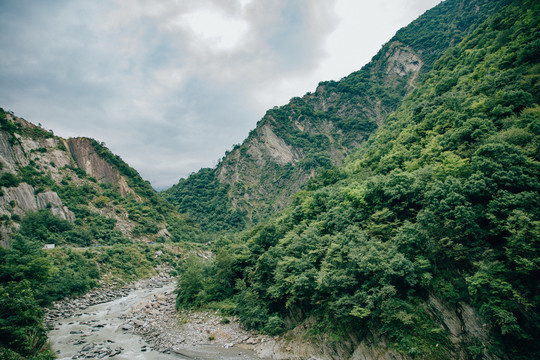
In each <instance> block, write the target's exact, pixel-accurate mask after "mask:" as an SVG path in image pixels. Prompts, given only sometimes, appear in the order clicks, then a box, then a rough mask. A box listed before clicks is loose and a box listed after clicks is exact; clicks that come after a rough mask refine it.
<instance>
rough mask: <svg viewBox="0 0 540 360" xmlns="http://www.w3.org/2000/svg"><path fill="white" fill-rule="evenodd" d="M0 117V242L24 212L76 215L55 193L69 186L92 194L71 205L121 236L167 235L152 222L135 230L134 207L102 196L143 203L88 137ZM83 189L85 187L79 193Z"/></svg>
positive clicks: (5, 242) (4, 242)
mask: <svg viewBox="0 0 540 360" xmlns="http://www.w3.org/2000/svg"><path fill="white" fill-rule="evenodd" d="M0 115H1V117H2V118H1V122H2V124H1V125H2V127H1V130H0V186H1V191H0V234H1V239H0V244H1V245H2V246H8V245H9V242H10V235H11V233H12V232H13V231H16V230H18V228H19V227H20V222H21V220H22V219H23V218H24V216H25V215H26V214H27V213H28V212H35V211H38V210H44V209H47V210H49V211H51V212H52V213H53V214H54V215H55V216H57V217H59V218H61V219H64V220H68V221H70V222H74V221H75V220H76V219H77V217H76V215H75V213H74V211H73V209H70V208H69V207H68V206H67V205H66V203H65V202H64V201H65V200H64V201H63V199H62V196H60V195H59V191H60V193H64V194H67V193H68V192H69V191H72V190H75V191H79V192H81V194H83V195H84V196H86V195H87V194H84V191H86V192H91V193H92V194H91V195H90V196H88V203H85V204H78V205H77V204H71V205H72V206H81V205H84V206H87V207H88V209H89V210H90V211H93V212H95V213H97V214H99V215H100V216H103V217H105V218H110V219H113V220H114V221H115V224H116V225H115V227H116V229H117V230H119V231H120V232H121V233H122V235H123V236H125V237H126V238H138V239H139V240H142V241H151V240H152V239H153V238H155V237H156V236H163V237H168V236H170V234H169V232H168V231H167V229H166V223H165V222H161V223H159V222H157V223H155V224H154V225H152V227H153V228H155V229H156V230H155V231H152V232H146V233H144V232H143V233H141V231H139V230H140V229H141V225H140V224H138V222H137V220H136V219H138V218H136V217H135V216H133V214H131V213H130V211H131V212H134V211H136V210H137V211H138V209H136V206H131V207H130V206H127V205H126V204H120V203H119V201H118V200H117V201H112V199H110V198H109V197H108V196H113V195H114V194H118V198H119V199H120V198H128V197H129V198H130V199H131V200H130V201H132V202H133V203H135V204H136V203H137V202H139V203H141V206H142V203H144V202H145V201H147V199H145V197H144V196H141V195H139V194H138V193H137V191H135V190H134V189H133V188H132V187H131V186H130V185H129V184H128V181H129V180H130V179H127V177H126V176H125V175H123V174H121V173H120V171H119V170H118V169H117V168H115V166H113V165H112V164H110V163H109V162H107V161H106V160H105V159H104V158H102V157H101V156H100V155H98V153H97V152H96V150H95V149H94V146H93V145H92V141H91V140H90V139H87V138H74V139H67V140H66V139H62V138H60V137H57V136H54V135H53V134H52V133H49V132H47V131H45V130H43V129H41V128H40V127H38V126H35V125H33V124H32V123H30V122H28V121H26V120H24V119H22V118H19V117H16V116H14V115H13V114H11V113H7V112H4V111H3V110H2V111H1V114H0ZM83 188H84V189H86V190H84V191H82V190H81V189H83ZM66 189H71V190H66ZM107 195H108V196H107ZM65 196H68V195H65ZM139 207H140V206H139ZM141 221H142V220H141ZM145 221H146V223H148V221H147V220H145ZM138 225H139V226H138ZM137 229H139V230H137Z"/></svg>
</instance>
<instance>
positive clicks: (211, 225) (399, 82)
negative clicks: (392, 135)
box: [163, 0, 505, 230]
mask: <svg viewBox="0 0 540 360" xmlns="http://www.w3.org/2000/svg"><path fill="white" fill-rule="evenodd" d="M504 3H505V1H486V0H475V1H463V0H448V1H445V2H442V3H441V4H440V5H439V6H437V7H435V8H434V9H432V10H430V11H428V12H426V13H425V14H424V15H422V16H421V17H420V18H419V19H418V20H416V21H414V22H413V23H411V24H410V25H409V26H407V27H406V28H404V29H402V30H400V31H399V32H398V33H397V34H396V35H395V36H394V37H393V38H392V39H391V40H390V41H389V42H388V43H387V44H386V45H384V46H383V48H382V49H381V50H380V51H379V53H378V54H377V55H376V56H375V57H374V58H373V60H372V61H371V62H370V63H369V64H368V65H366V66H365V67H364V68H362V69H361V70H360V71H357V72H355V73H353V74H351V75H349V76H347V77H346V78H344V79H342V80H340V81H338V82H335V81H329V82H323V83H320V84H319V86H318V87H317V90H316V91H315V92H314V93H308V94H306V95H305V96H304V97H302V98H293V99H291V101H290V102H289V103H288V104H287V105H285V106H282V107H279V108H277V107H276V108H274V109H272V110H269V111H268V112H267V113H266V115H265V116H264V117H263V118H262V119H261V120H260V121H259V122H258V124H257V127H256V129H254V130H253V131H252V132H251V133H250V135H249V136H248V138H247V139H246V140H245V141H244V142H243V143H242V145H237V146H235V147H234V148H233V150H232V151H230V152H228V153H227V154H226V156H225V157H224V158H223V159H222V161H221V162H220V163H219V165H218V166H217V168H215V169H203V170H201V172H199V173H196V174H193V175H191V176H190V177H189V178H187V179H181V180H180V181H179V183H178V184H177V185H175V186H173V187H172V188H170V189H169V190H167V191H165V192H164V193H163V195H164V196H165V198H166V199H168V200H169V201H170V202H171V203H172V204H174V205H176V206H178V207H179V209H180V210H181V211H182V212H187V213H191V214H192V215H194V217H195V218H197V219H199V221H200V222H201V223H202V224H203V226H204V227H205V228H207V229H211V230H217V229H219V230H228V229H241V228H243V227H244V226H245V225H246V224H251V223H256V222H258V221H260V220H261V219H264V218H265V217H266V216H267V215H268V214H271V213H273V212H275V211H277V210H280V209H283V208H284V207H285V206H286V205H288V204H289V203H290V197H291V195H292V194H294V193H295V192H297V191H298V190H300V189H301V188H303V186H304V185H305V184H306V182H307V181H308V180H309V179H310V178H312V177H314V176H315V175H316V174H318V173H320V172H321V171H323V170H324V169H327V168H330V167H332V166H335V165H339V164H340V163H341V162H342V160H343V158H344V157H345V156H346V155H347V154H349V153H350V152H351V151H352V150H354V149H355V148H357V147H358V146H359V145H360V144H362V143H363V142H364V141H365V140H366V139H367V137H368V136H369V134H370V133H371V132H373V131H374V130H375V129H376V128H377V126H379V125H381V124H382V123H383V122H384V119H385V118H386V116H387V115H388V114H389V113H391V112H392V111H394V110H395V109H396V108H397V107H398V106H399V104H400V102H401V100H402V99H403V98H404V97H405V96H406V95H407V94H408V93H410V92H411V91H412V90H413V89H414V88H415V86H416V84H417V82H418V81H419V79H421V78H422V76H423V74H425V73H426V72H428V71H429V70H430V69H431V68H432V66H433V63H434V61H435V60H436V59H437V58H438V57H440V56H441V55H442V53H443V52H444V51H445V50H446V49H447V48H448V47H449V46H452V45H453V44H456V43H459V42H460V41H461V40H462V39H463V37H464V36H465V35H466V34H467V33H469V32H470V31H471V30H472V29H474V27H475V26H476V25H477V24H479V23H480V22H482V21H483V20H484V19H485V18H486V17H487V16H488V15H490V14H492V13H494V12H496V11H497V9H499V8H500V6H502V5H503V4H504ZM351 46H354V45H351ZM194 194H196V196H195V195H194Z"/></svg>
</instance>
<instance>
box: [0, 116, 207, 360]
mask: <svg viewBox="0 0 540 360" xmlns="http://www.w3.org/2000/svg"><path fill="white" fill-rule="evenodd" d="M0 231H1V235H2V238H1V243H0V358H1V359H11V360H19V359H42V360H46V359H51V360H52V359H54V358H55V356H54V354H53V353H52V352H51V351H50V350H49V349H48V345H47V335H46V330H45V328H44V325H43V313H44V309H43V307H44V306H47V305H50V304H51V302H52V301H55V300H59V299H62V298H65V297H68V296H75V295H80V294H83V293H85V292H87V291H88V290H90V289H91V288H93V287H96V286H100V285H103V284H111V283H113V284H119V283H123V282H127V281H133V280H135V279H139V278H142V277H148V276H150V275H152V274H155V272H156V270H155V268H156V267H157V266H160V265H165V264H166V265H167V266H168V267H170V266H174V265H175V264H176V261H177V260H178V257H179V256H180V254H181V252H182V251H183V249H181V248H180V246H179V245H178V244H177V243H178V242H182V244H181V246H182V247H185V246H186V241H192V240H195V239H197V238H199V237H200V231H199V230H197V228H195V227H193V226H192V225H190V224H189V223H188V222H187V220H186V218H185V217H183V216H181V215H179V214H178V213H177V212H176V211H175V210H174V208H173V207H172V205H170V204H168V203H167V202H165V201H164V200H163V199H161V198H160V197H158V195H157V193H156V192H155V191H154V190H153V189H152V188H151V187H150V184H149V183H147V182H145V181H143V180H142V179H141V177H140V176H139V174H138V173H137V172H136V171H135V170H134V169H132V168H130V167H129V166H128V165H127V164H126V163H124V162H123V161H122V160H121V159H120V158H119V157H118V156H116V155H114V154H112V153H111V152H109V151H108V150H107V148H106V147H105V146H104V144H100V143H98V142H97V141H95V140H92V139H87V138H75V139H67V140H66V139H62V138H60V137H56V136H54V135H53V134H52V132H49V131H45V130H43V129H41V127H38V126H35V125H33V124H31V123H29V122H27V121H26V120H24V119H21V118H18V117H16V116H14V115H13V114H12V113H9V112H5V111H4V110H3V109H0ZM154 242H157V243H159V244H154ZM164 242H166V244H161V243H164ZM45 244H53V245H55V246H56V247H55V248H52V249H51V246H49V247H47V248H46V249H44V245H45ZM187 246H189V245H187Z"/></svg>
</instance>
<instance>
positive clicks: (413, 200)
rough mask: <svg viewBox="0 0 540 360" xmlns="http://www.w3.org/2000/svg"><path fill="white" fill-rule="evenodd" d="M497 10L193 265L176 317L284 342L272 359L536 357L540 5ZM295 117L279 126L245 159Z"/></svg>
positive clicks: (272, 115) (526, 1) (539, 349)
mask: <svg viewBox="0 0 540 360" xmlns="http://www.w3.org/2000/svg"><path fill="white" fill-rule="evenodd" d="M467 4H468V5H470V6H473V9H478V11H481V10H480V7H476V5H479V4H481V3H478V4H475V2H467ZM484 4H485V3H484ZM463 5H465V3H463V2H459V1H451V0H447V1H445V2H443V3H442V4H441V5H440V6H439V10H440V9H442V8H443V6H444V8H446V9H449V8H452V9H453V11H456V12H457V15H459V14H460V11H461V9H463V8H461V7H460V6H463ZM499 5H500V6H501V7H499V8H498V9H497V11H495V12H491V13H490V15H489V16H487V17H486V18H485V21H482V22H479V23H478V24H475V25H474V26H472V24H471V26H472V27H471V33H470V34H469V35H467V36H465V37H464V38H463V40H461V41H459V42H458V41H456V42H455V43H453V44H450V45H452V46H450V47H449V48H448V49H447V50H446V51H445V52H444V54H442V55H441V56H440V57H439V59H438V60H436V61H435V62H434V63H433V64H432V66H430V68H429V71H428V70H426V72H425V74H423V75H422V74H420V73H419V75H418V76H417V80H416V82H415V85H414V89H412V90H409V95H407V96H405V97H403V99H402V101H400V103H399V104H398V105H396V110H395V111H394V112H392V113H390V114H389V115H388V116H385V117H383V121H382V122H381V124H380V125H379V127H378V129H377V130H376V131H375V132H373V133H372V134H371V135H370V136H369V139H368V140H367V141H363V142H362V143H361V144H359V146H357V147H356V148H355V149H354V150H352V151H351V153H350V154H349V155H348V156H347V157H346V158H345V160H344V161H343V164H342V166H340V167H337V168H335V169H333V170H331V171H326V172H321V174H320V175H319V176H317V177H315V178H314V179H313V180H311V181H310V182H309V183H308V186H307V187H306V190H304V191H300V192H298V193H296V194H295V195H294V196H293V197H292V199H291V201H290V202H291V203H290V205H289V206H288V207H286V208H285V210H283V211H282V212H280V213H277V214H275V215H274V216H272V217H270V218H268V219H266V221H264V222H263V223H261V224H259V225H256V226H254V227H252V228H251V229H249V230H247V231H244V232H243V233H241V234H235V235H233V236H230V237H229V238H220V239H218V240H216V241H215V243H214V252H215V253H216V256H215V258H213V259H212V260H211V261H209V262H201V261H200V260H198V259H196V258H192V259H190V260H189V261H186V262H184V263H183V265H182V267H181V271H180V273H181V274H180V278H179V283H178V298H177V306H178V307H179V308H184V307H190V306H193V305H203V306H204V307H205V308H215V309H221V310H225V311H227V312H229V313H231V314H234V315H236V316H238V317H239V318H240V319H241V321H242V322H243V323H244V325H245V326H246V327H248V328H252V329H257V330H261V331H264V332H266V333H269V334H283V337H281V338H279V339H276V340H275V341H274V343H272V344H271V346H272V348H273V349H274V351H278V350H279V351H284V352H285V350H286V349H294V351H295V352H296V355H298V356H299V357H302V356H305V357H307V356H312V357H317V358H324V359H390V358H392V359H538V358H540V346H539V344H538V339H539V338H540V325H539V324H540V315H539V310H540V297H539V294H540V291H539V290H540V281H539V279H540V246H539V245H540V206H539V204H540V195H539V194H540V178H539V174H540V171H539V170H540V156H539V154H540V148H539V147H540V88H539V86H540V81H539V80H540V63H539V60H540V40H539V38H538V34H540V16H539V14H540V3H539V2H538V1H533V0H516V1H512V2H505V3H499ZM490 9H492V8H488V10H490ZM488 12H489V11H488ZM431 14H434V13H433V12H432V13H431ZM441 14H443V15H444V16H443V17H441V18H439V19H437V18H433V19H432V21H433V23H438V24H440V26H439V27H437V29H441V31H443V32H445V29H446V25H445V24H444V22H445V20H447V19H448V18H451V17H452V15H451V14H450V13H441ZM426 15H427V14H426ZM457 17H459V16H457ZM422 19H426V18H425V17H424V18H420V19H419V22H420V23H423V21H422ZM427 23H428V24H429V23H430V22H427ZM473 27H474V30H472V28H473ZM411 36H412V33H411ZM383 54H384V53H383ZM422 61H424V60H422ZM373 66H374V65H373ZM368 68H369V67H368ZM383 68H384V67H383ZM385 76H386V75H385ZM408 81H409V80H407V81H406V82H408ZM327 87H328V85H324V86H323V88H327ZM318 91H319V92H322V90H318ZM313 96H314V95H306V96H305V97H304V98H303V99H301V101H303V102H308V100H309V99H313ZM315 96H317V95H315ZM331 96H334V95H331ZM328 101H330V100H328ZM354 101H355V103H354V106H356V101H361V99H360V98H355V100H354ZM297 102H300V100H294V101H293V102H291V104H289V105H288V106H286V107H285V109H289V110H288V111H290V112H289V113H288V114H292V113H293V112H292V111H293V110H292V108H293V104H296V103H297ZM351 102H352V101H351ZM285 109H281V110H275V111H270V112H269V115H267V117H266V118H265V119H263V121H261V123H262V126H261V124H260V125H259V127H258V128H257V130H256V132H255V134H259V133H258V131H260V137H258V138H257V137H255V134H253V137H251V138H249V139H248V140H247V141H246V142H245V143H244V144H243V145H242V146H243V148H244V149H246V150H245V151H246V152H247V151H248V149H249V147H247V145H249V144H251V145H252V146H253V144H255V143H256V139H260V138H262V135H263V134H264V131H267V134H268V133H269V132H268V130H263V127H264V126H270V129H274V128H273V127H271V125H269V124H274V125H272V126H276V125H275V124H276V123H277V122H275V121H274V119H276V118H277V115H276V114H277V113H279V112H280V111H285ZM289 120H290V124H294V121H296V120H297V118H295V117H291V118H290V119H289ZM272 121H274V122H273V123H272ZM298 121H299V123H300V120H298ZM303 126H304V125H303ZM306 128H307V126H305V127H304V129H306ZM273 133H274V134H276V136H283V137H281V139H284V138H285V135H283V134H282V133H280V132H279V131H273ZM343 133H344V135H343V137H344V138H345V137H346V135H345V131H344V132H343ZM257 141H258V140H257ZM284 141H285V140H284ZM277 142H278V141H277V140H276V143H277ZM285 143H286V144H290V142H289V143H287V142H285ZM241 149H242V148H238V149H236V150H235V151H233V154H236V156H237V157H236V158H237V159H241V156H246V157H247V155H242V152H241ZM289 149H293V150H294V149H296V148H292V147H291V148H289ZM293 150H291V152H290V154H293V155H294V154H299V153H300V152H299V151H298V152H295V151H293ZM284 153H285V152H284ZM230 156H231V155H230V154H229V155H228V157H226V158H225V159H224V160H223V162H222V164H221V165H220V166H219V167H218V168H217V169H216V170H215V171H216V173H217V175H216V176H218V175H220V174H221V175H222V176H223V171H224V170H223V169H230V168H227V167H226V165H227V164H231V161H232V160H231V159H232V158H230ZM252 156H254V155H252ZM283 158H284V157H283ZM298 163H300V160H299V161H298ZM272 169H273V168H271V170H270V174H274V173H273V172H272V171H273V170H272ZM240 174H241V172H238V178H240V179H241V178H245V176H244V175H240ZM225 175H227V173H225ZM242 176H243V177H242ZM246 176H247V175H246ZM187 181H189V179H188V180H187ZM277 181H278V179H276V182H277ZM190 269H199V272H198V273H197V274H195V272H194V271H193V270H191V271H190ZM199 274H205V276H204V277H203V278H202V279H201V278H200V275H199ZM185 289H188V290H189V291H184V290H185Z"/></svg>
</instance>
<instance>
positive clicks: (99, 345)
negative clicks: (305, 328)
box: [49, 283, 259, 360]
mask: <svg viewBox="0 0 540 360" xmlns="http://www.w3.org/2000/svg"><path fill="white" fill-rule="evenodd" d="M173 288H174V284H173V283H170V284H168V285H166V286H164V287H161V288H154V289H137V290H133V291H131V292H130V293H129V294H128V295H127V296H125V297H122V298H119V299H116V300H113V301H110V302H106V303H102V304H97V305H93V306H90V307H88V308H87V309H84V310H79V311H77V312H76V313H75V314H73V316H71V317H69V318H64V319H61V320H60V321H59V322H57V323H56V324H55V326H54V329H53V330H51V331H50V332H49V340H50V342H51V345H52V349H53V351H54V352H55V353H56V355H57V358H58V359H59V360H67V359H115V360H116V359H118V360H127V359H129V360H143V359H145V360H146V359H147V360H169V359H171V360H172V359H201V360H202V359H220V360H232V359H239V360H240V359H242V360H255V359H259V357H257V356H256V354H255V353H254V352H252V351H248V350H244V349H239V348H235V347H233V348H224V347H220V346H211V345H202V346H193V347H190V348H188V349H182V350H178V352H177V353H176V352H172V351H171V352H170V353H161V352H158V351H155V350H153V349H152V347H151V345H150V344H149V343H147V342H145V341H144V339H143V338H142V337H141V336H139V335H136V334H134V333H133V332H132V331H130V329H127V330H125V329H124V328H123V327H124V325H125V324H126V319H125V316H127V315H129V313H130V312H131V311H132V310H133V309H135V308H136V307H137V306H139V305H140V304H141V303H144V302H146V301H148V300H149V299H151V298H152V297H153V296H154V295H157V294H161V293H164V292H166V291H170V290H172V289H173Z"/></svg>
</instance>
